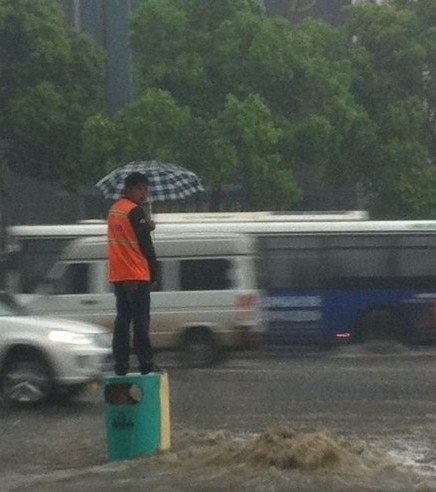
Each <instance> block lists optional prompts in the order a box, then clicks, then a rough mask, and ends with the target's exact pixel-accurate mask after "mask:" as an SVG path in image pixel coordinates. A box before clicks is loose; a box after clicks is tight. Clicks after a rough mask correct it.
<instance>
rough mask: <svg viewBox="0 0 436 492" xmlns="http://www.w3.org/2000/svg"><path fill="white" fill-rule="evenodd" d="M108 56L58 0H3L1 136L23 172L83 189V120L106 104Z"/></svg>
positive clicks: (10, 162)
mask: <svg viewBox="0 0 436 492" xmlns="http://www.w3.org/2000/svg"><path fill="white" fill-rule="evenodd" d="M103 87H104V57H103V55H102V52H101V51H100V50H99V49H98V48H97V47H96V45H95V44H94V43H93V42H92V41H91V40H90V39H89V38H87V37H86V36H84V35H79V34H77V33H68V32H67V31H66V28H65V26H64V22H63V20H62V16H61V11H60V7H59V6H58V3H57V2H56V0H0V107H1V108H2V110H1V112H0V139H1V140H2V141H3V146H4V154H5V160H6V162H7V164H8V167H9V168H10V169H11V170H12V171H13V172H15V173H25V174H28V175H31V176H35V177H38V178H45V179H50V180H56V181H57V182H59V183H61V184H62V185H64V186H66V187H69V188H75V187H77V186H78V185H79V184H80V183H82V182H86V181H87V178H88V176H87V175H86V171H87V168H86V167H83V166H81V165H80V160H81V153H82V137H83V125H84V124H85V122H86V120H87V119H88V118H89V117H90V116H91V115H93V114H94V113H96V112H98V111H101V110H102V108H103V104H104V90H103Z"/></svg>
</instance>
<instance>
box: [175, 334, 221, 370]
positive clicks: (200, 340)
mask: <svg viewBox="0 0 436 492" xmlns="http://www.w3.org/2000/svg"><path fill="white" fill-rule="evenodd" d="M218 354H219V351H218V347H217V344H216V343H215V340H214V339H213V336H212V335H211V334H210V333H209V332H207V331H206V330H195V331H189V332H188V333H186V334H185V336H184V338H183V342H182V346H181V363H182V365H183V366H184V367H209V366H211V365H213V364H214V363H215V362H216V361H217V360H218Z"/></svg>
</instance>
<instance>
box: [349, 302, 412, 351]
mask: <svg viewBox="0 0 436 492" xmlns="http://www.w3.org/2000/svg"><path fill="white" fill-rule="evenodd" d="M356 335H357V336H356V341H358V342H366V343H368V342H369V343H379V342H384V343H386V342H403V341H404V336H405V330H404V324H403V322H402V320H401V319H400V317H399V316H398V315H397V314H396V313H395V312H394V311H390V310H388V309H374V310H372V311H369V312H368V313H366V314H364V315H362V317H361V318H360V320H359V322H358V329H357V333H356Z"/></svg>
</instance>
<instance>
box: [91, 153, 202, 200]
mask: <svg viewBox="0 0 436 492" xmlns="http://www.w3.org/2000/svg"><path fill="white" fill-rule="evenodd" d="M132 173H142V174H145V175H146V176H147V178H148V200H149V202H159V201H161V202H162V201H166V200H182V199H184V198H187V197H188V196H191V195H193V194H194V193H197V192H199V191H204V188H203V185H202V184H201V181H200V179H199V178H198V176H197V175H196V174H195V173H193V172H192V171H188V169H185V168H183V167H182V166H178V165H177V164H167V163H163V162H157V161H134V162H130V163H129V164H126V165H125V166H123V167H120V168H118V169H115V171H112V172H111V173H110V174H108V175H107V176H105V177H104V178H103V179H101V180H100V181H99V182H98V183H97V184H96V185H95V186H96V187H97V188H98V189H99V190H100V191H101V192H102V193H103V196H104V197H105V198H107V199H111V200H118V199H119V198H121V197H122V196H123V193H124V180H125V179H126V177H127V176H128V175H129V174H132Z"/></svg>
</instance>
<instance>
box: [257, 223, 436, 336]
mask: <svg viewBox="0 0 436 492" xmlns="http://www.w3.org/2000/svg"><path fill="white" fill-rule="evenodd" d="M258 239H259V247H260V275H261V280H260V282H261V285H262V287H263V289H264V296H263V313H264V322H265V326H266V335H265V339H266V343H267V344H269V345H291V344H328V345H330V344H332V343H335V342H340V341H356V342H364V341H368V340H380V339H384V340H385V339H388V340H396V341H399V342H405V343H421V342H422V343H426V342H434V341H435V340H436V222H431V221H430V222H428V221H414V222H412V221H404V222H399V221H380V222H376V221H374V222H373V221H363V222H347V223H312V224H294V225H293V231H292V232H291V233H285V234H283V233H265V232H261V233H260V234H258Z"/></svg>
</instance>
